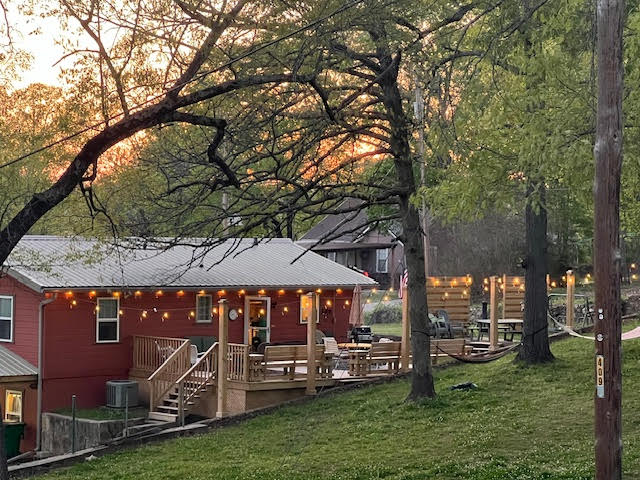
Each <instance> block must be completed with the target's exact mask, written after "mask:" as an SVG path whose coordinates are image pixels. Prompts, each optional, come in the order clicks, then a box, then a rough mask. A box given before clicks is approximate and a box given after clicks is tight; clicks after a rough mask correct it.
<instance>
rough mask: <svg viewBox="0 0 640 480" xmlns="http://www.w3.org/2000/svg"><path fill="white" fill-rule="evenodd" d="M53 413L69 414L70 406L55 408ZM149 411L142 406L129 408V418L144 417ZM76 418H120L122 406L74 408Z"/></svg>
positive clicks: (122, 410) (121, 416)
mask: <svg viewBox="0 0 640 480" xmlns="http://www.w3.org/2000/svg"><path fill="white" fill-rule="evenodd" d="M55 413H59V414H61V415H67V416H69V417H70V416H71V409H70V408H63V409H60V410H57V411H56V412H55ZM148 413H149V410H148V409H146V408H144V407H135V408H130V409H129V418H138V417H146V416H147V414H148ZM76 417H77V418H84V419H87V420H121V419H124V408H123V409H116V408H107V407H98V408H87V409H85V408H80V409H77V410H76Z"/></svg>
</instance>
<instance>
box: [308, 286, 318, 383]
mask: <svg viewBox="0 0 640 480" xmlns="http://www.w3.org/2000/svg"><path fill="white" fill-rule="evenodd" d="M307 297H308V298H309V300H311V315H310V318H307V390H306V394H307V395H315V394H316V317H317V315H318V313H317V312H318V304H317V298H318V296H317V295H316V294H315V293H313V292H311V293H307Z"/></svg>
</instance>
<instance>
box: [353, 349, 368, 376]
mask: <svg viewBox="0 0 640 480" xmlns="http://www.w3.org/2000/svg"><path fill="white" fill-rule="evenodd" d="M367 355H369V350H365V349H353V350H349V375H352V376H355V377H360V376H361V375H362V374H363V373H364V374H366V373H367Z"/></svg>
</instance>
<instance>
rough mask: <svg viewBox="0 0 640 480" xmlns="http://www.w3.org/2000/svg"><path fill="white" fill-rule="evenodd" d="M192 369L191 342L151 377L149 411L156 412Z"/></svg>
mask: <svg viewBox="0 0 640 480" xmlns="http://www.w3.org/2000/svg"><path fill="white" fill-rule="evenodd" d="M190 367H191V342H189V340H183V343H182V344H181V345H180V346H179V347H178V349H177V350H175V351H174V352H173V353H171V355H169V357H168V358H167V359H166V360H165V362H164V363H163V364H162V365H160V367H158V369H157V370H156V371H155V372H153V373H152V374H151V376H150V377H149V410H150V411H153V410H155V408H156V406H157V405H158V404H159V403H160V402H161V401H162V399H163V398H164V397H165V395H166V394H167V393H169V391H170V390H171V389H173V388H175V387H176V382H177V381H178V380H179V379H180V378H181V377H182V376H183V375H184V373H185V372H186V371H187V370H188V369H189V368H190Z"/></svg>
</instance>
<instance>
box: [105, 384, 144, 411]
mask: <svg viewBox="0 0 640 480" xmlns="http://www.w3.org/2000/svg"><path fill="white" fill-rule="evenodd" d="M137 405H138V382H136V381H134V380H109V381H108V382H107V407H113V408H124V407H125V406H129V407H136V406H137Z"/></svg>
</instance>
